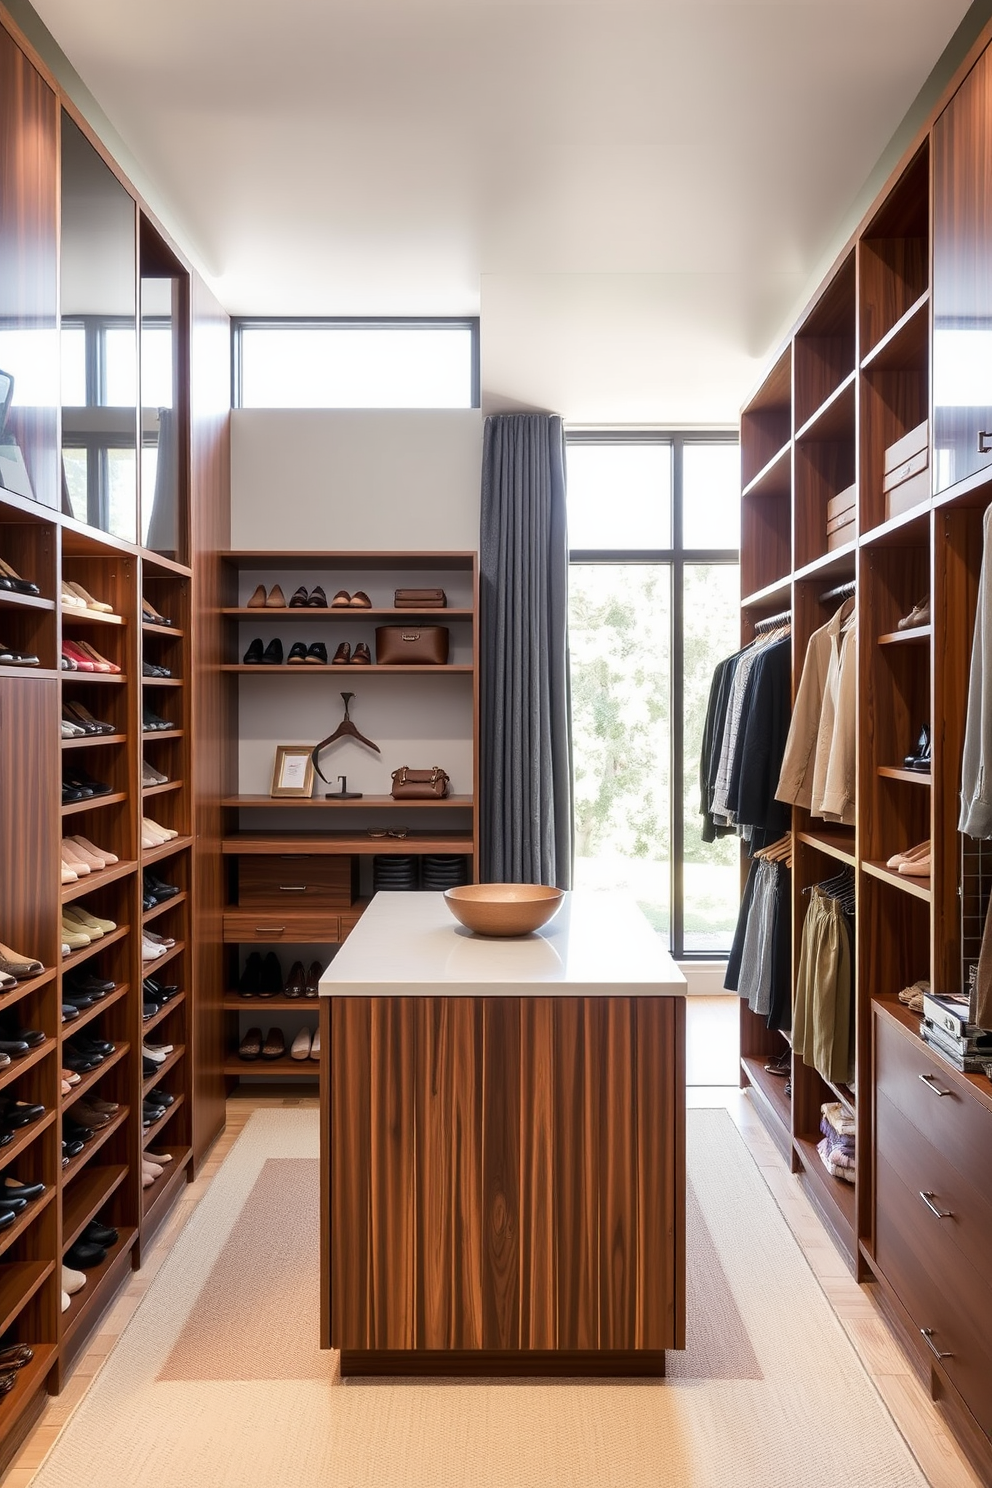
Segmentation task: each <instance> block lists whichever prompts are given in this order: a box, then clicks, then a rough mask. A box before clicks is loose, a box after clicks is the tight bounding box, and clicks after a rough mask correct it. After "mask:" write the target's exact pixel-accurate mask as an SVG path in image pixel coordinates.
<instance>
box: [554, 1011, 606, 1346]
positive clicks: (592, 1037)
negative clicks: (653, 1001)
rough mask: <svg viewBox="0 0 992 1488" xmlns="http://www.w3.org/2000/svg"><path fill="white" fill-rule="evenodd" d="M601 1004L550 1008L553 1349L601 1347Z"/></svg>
mask: <svg viewBox="0 0 992 1488" xmlns="http://www.w3.org/2000/svg"><path fill="white" fill-rule="evenodd" d="M602 1014H603V1008H602V1003H601V1002H599V1001H597V1000H596V999H595V998H578V997H577V998H562V999H561V1000H560V1001H558V1002H556V1003H555V1071H554V1082H555V1091H554V1097H555V1186H556V1194H555V1209H556V1214H557V1227H558V1247H557V1249H558V1347H559V1348H564V1349H596V1348H599V1264H600V1261H599V1185H600V1145H599V1111H600V1048H601V1041H602V1022H603V1016H602Z"/></svg>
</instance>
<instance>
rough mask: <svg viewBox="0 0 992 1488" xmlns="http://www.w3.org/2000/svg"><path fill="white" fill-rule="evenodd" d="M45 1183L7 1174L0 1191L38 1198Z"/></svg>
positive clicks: (9, 1195) (13, 1196)
mask: <svg viewBox="0 0 992 1488" xmlns="http://www.w3.org/2000/svg"><path fill="white" fill-rule="evenodd" d="M47 1192H48V1189H47V1185H46V1184H44V1183H18V1181H17V1179H16V1178H11V1177H10V1176H9V1175H8V1176H6V1177H5V1178H4V1180H3V1187H2V1189H0V1193H2V1194H4V1195H5V1196H6V1197H7V1198H11V1199H26V1200H28V1201H30V1200H31V1199H40V1198H41V1196H42V1194H43V1193H47ZM2 1368H3V1352H2V1350H0V1369H2Z"/></svg>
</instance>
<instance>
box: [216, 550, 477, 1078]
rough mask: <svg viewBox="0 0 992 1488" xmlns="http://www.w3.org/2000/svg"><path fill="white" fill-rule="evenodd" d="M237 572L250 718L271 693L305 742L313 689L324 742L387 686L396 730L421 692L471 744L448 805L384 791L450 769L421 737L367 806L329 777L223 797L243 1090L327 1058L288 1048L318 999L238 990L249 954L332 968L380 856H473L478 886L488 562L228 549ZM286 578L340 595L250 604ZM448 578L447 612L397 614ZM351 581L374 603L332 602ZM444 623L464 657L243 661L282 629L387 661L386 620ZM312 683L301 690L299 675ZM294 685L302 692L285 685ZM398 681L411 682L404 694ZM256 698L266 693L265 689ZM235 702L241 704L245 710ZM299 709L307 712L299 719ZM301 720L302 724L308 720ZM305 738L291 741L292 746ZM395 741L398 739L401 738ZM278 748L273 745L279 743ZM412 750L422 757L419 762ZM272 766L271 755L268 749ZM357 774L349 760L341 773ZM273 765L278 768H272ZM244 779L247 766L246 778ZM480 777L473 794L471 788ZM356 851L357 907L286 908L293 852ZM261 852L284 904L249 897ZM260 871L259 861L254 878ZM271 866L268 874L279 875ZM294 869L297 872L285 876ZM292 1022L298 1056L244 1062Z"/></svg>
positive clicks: (393, 762) (327, 767)
mask: <svg viewBox="0 0 992 1488" xmlns="http://www.w3.org/2000/svg"><path fill="white" fill-rule="evenodd" d="M224 562H225V565H226V567H227V569H228V577H227V583H226V586H225V587H226V593H227V596H228V601H229V602H228V603H227V604H225V605H224V607H223V608H222V614H223V617H224V620H225V623H226V625H227V644H226V657H227V659H226V660H225V662H224V663H223V664H222V666H221V668H220V669H221V671H223V672H226V673H228V674H230V678H229V685H230V686H231V687H233V688H235V689H237V693H238V698H239V711H240V713H241V716H242V719H243V720H244V719H246V718H247V717H248V716H249V711H250V706H248V705H247V704H248V699H249V693H248V691H247V690H248V689H252V690H256V689H261V690H262V691H263V694H264V697H265V700H266V702H267V703H270V704H271V713H272V717H278V718H279V720H280V727H281V728H282V729H284V730H285V731H286V732H285V735H284V739H279V740H275V741H274V742H284V741H285V742H299V741H300V740H305V739H307V738H308V728H307V725H308V723H309V722H310V720H311V719H312V717H313V714H312V702H311V701H310V693H311V690H312V689H314V690H316V695H317V696H318V697H319V698H320V699H321V700H322V702H324V703H325V706H324V710H323V711H322V713H321V717H322V718H325V717H326V719H327V720H328V722H327V727H326V728H323V729H322V731H321V733H319V734H313V730H312V728H310V729H309V733H310V734H313V736H312V737H311V738H310V743H311V744H316V743H317V742H318V739H319V738H321V737H323V736H325V735H327V734H329V733H330V732H331V731H332V728H333V726H334V723H335V722H336V721H337V719H338V718H340V716H341V708H342V705H341V702H340V693H341V691H344V690H349V691H352V690H354V691H356V695H359V696H361V697H363V698H364V697H367V696H368V695H369V694H370V693H371V692H372V690H373V689H374V690H375V692H376V694H378V693H379V690H380V689H382V690H384V691H383V693H382V696H383V697H385V698H386V699H389V698H395V700H396V701H395V707H396V710H397V718H396V729H397V731H398V732H400V733H402V730H403V718H402V713H403V709H404V707H406V706H408V705H409V699H410V696H411V694H410V693H409V691H407V689H408V688H413V689H414V690H415V692H414V695H416V694H419V695H420V698H421V704H420V705H421V706H424V705H426V706H427V707H428V708H431V707H435V708H436V709H437V710H439V713H440V714H441V715H443V716H444V717H445V718H447V719H450V720H451V721H452V727H453V728H457V730H458V737H459V738H460V739H462V740H468V741H469V743H470V753H471V766H470V779H466V780H465V781H464V782H463V781H461V780H456V781H455V784H456V785H462V789H461V790H460V791H459V792H458V793H457V794H452V795H450V796H449V797H447V798H446V799H445V800H443V801H407V802H402V803H400V802H396V801H394V800H393V799H392V797H391V796H390V795H388V794H385V793H383V789H382V787H383V786H388V784H389V775H390V772H391V771H392V770H394V769H396V768H398V767H399V766H400V765H403V764H407V765H411V766H414V767H417V768H419V767H421V766H423V765H434V764H440V765H441V766H442V767H445V759H444V758H438V759H434V758H431V759H429V760H424V759H421V758H420V756H419V755H417V757H416V758H414V757H413V755H414V754H415V753H416V750H417V748H418V746H417V745H415V744H411V745H410V746H409V748H408V749H406V750H405V751H404V752H403V756H402V757H396V758H392V757H391V756H386V755H384V756H383V759H382V767H381V771H380V774H381V782H382V783H381V785H380V789H379V791H378V792H365V793H364V794H363V795H362V798H361V799H360V800H354V801H335V800H328V799H326V796H325V792H326V791H327V790H328V788H329V787H327V786H325V785H324V783H323V782H322V781H321V780H320V778H319V777H317V779H316V780H315V784H314V793H313V795H312V796H310V797H309V798H307V799H302V798H298V797H271V796H268V795H264V794H262V793H261V792H260V791H259V790H257V789H256V790H255V791H253V792H245V793H243V794H231V795H227V796H225V797H223V799H222V803H221V804H222V806H223V808H224V811H225V813H226V820H227V825H226V828H225V832H224V838H223V843H222V850H223V853H224V857H225V861H226V863H227V907H226V909H225V912H224V940H225V943H226V945H227V948H228V955H229V960H228V981H227V988H228V990H227V992H226V993H225V997H224V1011H225V1018H226V1028H227V1032H226V1037H225V1051H226V1052H225V1058H224V1074H225V1076H226V1077H227V1079H228V1080H229V1081H230V1082H231V1084H232V1085H233V1084H234V1082H235V1081H237V1080H239V1079H240V1080H249V1081H254V1080H258V1079H259V1078H264V1079H269V1078H276V1077H279V1076H281V1077H284V1078H289V1079H295V1080H316V1079H317V1077H318V1073H319V1062H318V1061H317V1060H314V1059H312V1058H311V1059H307V1060H293V1059H291V1058H290V1057H289V1054H288V1050H289V1047H290V1045H291V1043H292V1040H293V1036H294V1034H295V1033H296V1032H297V1031H298V1030H299V1029H300V1028H301V1027H308V1028H309V1027H312V1028H313V1029H314V1031H315V1030H316V1022H317V1010H318V1003H317V1001H316V999H307V998H290V997H285V996H281V995H280V996H275V997H256V996H251V997H246V996H244V995H242V994H241V993H240V992H239V991H238V984H239V980H240V977H241V974H242V970H243V967H244V965H245V960H246V957H247V955H248V954H249V953H250V952H251V951H252V950H259V951H260V952H261V953H262V954H263V955H264V954H267V953H268V952H270V951H273V952H275V954H276V955H277V956H278V957H279V958H280V964H281V967H282V972H283V978H284V981H285V978H286V975H287V973H288V972H289V970H290V967H291V964H292V963H293V962H295V961H297V960H301V961H303V963H304V965H305V966H306V965H308V964H309V963H310V962H311V961H312V960H314V959H316V960H319V961H321V962H323V964H325V965H326V964H327V962H328V961H329V960H330V959H331V958H332V957H333V955H334V953H335V951H336V950H337V948H338V946H339V945H340V944H341V942H342V941H343V940H344V939H345V938H346V937H347V935H348V934H349V933H350V931H351V930H352V929H353V927H354V925H355V924H356V923H357V921H358V919H359V917H360V915H361V913H362V911H363V909H364V908H365V907H366V905H367V904H368V902H369V897H370V895H371V893H372V859H373V858H374V857H376V856H398V855H405V854H414V855H424V854H435V853H436V854H445V855H448V854H451V855H459V856H463V857H464V858H465V859H466V860H467V863H466V875H467V879H468V881H473V880H474V879H475V877H476V864H477V861H478V814H477V807H476V802H477V797H478V761H477V751H476V743H475V741H476V739H477V737H478V714H479V695H478V627H477V625H476V616H477V614H478V569H477V560H476V555H475V554H474V553H390V552H379V553H322V552H313V553H306V552H292V553H286V552H284V553H267V554H266V553H257V552H240V553H239V552H228V553H226V554H225V555H224ZM277 583H278V584H279V585H280V586H281V588H282V590H283V593H284V595H285V596H286V598H287V601H288V599H289V597H290V596H291V595H292V593H293V591H294V590H295V588H296V587H297V585H298V584H300V583H305V584H306V585H308V586H309V587H311V588H312V587H313V586H314V585H316V584H320V585H321V586H322V587H323V589H324V592H325V594H326V597H327V599H328V608H326V609H325V608H302V607H294V608H290V607H289V606H288V604H287V607H286V608H285V609H268V608H264V609H263V608H255V607H249V606H248V604H247V599H248V597H249V596H250V595H252V594H253V593H254V591H255V589H256V587H257V586H258V585H259V584H264V585H265V586H266V588H267V589H268V590H271V588H272V586H273V585H275V584H277ZM411 584H415V585H417V586H425V585H427V586H438V587H441V588H444V589H445V591H446V593H447V595H448V607H447V608H445V609H443V610H439V609H427V610H422V611H417V610H408V609H396V608H395V607H394V606H393V605H392V604H391V603H388V602H387V601H389V600H391V598H392V594H393V591H394V589H396V588H400V587H403V586H406V585H411ZM339 589H345V590H347V591H348V592H354V591H356V590H363V591H364V592H365V593H367V594H368V595H369V598H370V599H371V600H372V606H371V608H368V609H344V608H332V607H330V600H331V599H332V598H333V596H334V594H335V593H336V592H337V591H338V590H339ZM415 623H419V624H430V625H444V626H447V627H448V628H449V630H450V639H451V652H450V659H449V663H448V664H447V665H445V666H378V665H376V664H375V662H374V661H373V663H372V664H371V665H358V666H356V665H350V664H349V665H333V664H332V663H330V662H329V663H328V665H326V666H323V665H312V664H311V665H301V666H296V665H294V666H289V665H283V666H274V665H264V664H263V665H254V664H251V665H245V664H244V663H243V662H242V661H241V658H242V656H243V655H244V653H245V650H246V649H247V647H248V645H249V644H250V642H251V641H252V640H253V639H254V638H255V637H260V638H261V639H262V640H263V641H264V642H265V643H266V644H267V643H268V641H269V640H271V639H272V638H273V637H279V639H281V640H282V641H283V648H284V652H286V653H288V651H289V647H290V645H291V644H292V642H293V641H294V640H296V639H298V638H300V637H301V631H305V632H306V637H307V641H308V643H309V642H310V641H312V640H321V641H324V642H325V644H326V646H327V652H328V656H329V657H332V656H333V655H334V653H335V651H336V650H337V647H338V644H339V643H340V642H341V641H343V640H346V641H348V642H349V643H350V644H351V646H352V648H354V646H355V644H356V643H357V642H359V641H365V642H366V643H367V644H368V646H369V648H370V651H371V654H372V656H373V657H374V656H375V635H374V630H375V626H376V625H388V624H393V625H409V624H415ZM294 677H295V678H304V679H305V680H303V681H302V683H301V689H302V690H300V691H298V690H297V688H296V686H295V684H294V683H293V682H292V681H291V679H292V678H294ZM282 689H289V691H283V690H282ZM397 689H403V690H402V691H397ZM255 695H256V696H257V695H258V694H257V692H256V693H255ZM232 707H233V705H232ZM294 714H295V715H296V716H294ZM297 716H298V718H299V722H297ZM290 735H292V740H290V737H289V736H290ZM390 747H391V748H393V747H395V746H390ZM273 748H274V746H273ZM407 756H410V757H407ZM268 758H269V760H271V756H269V757H268ZM322 768H323V770H324V773H325V774H326V775H327V777H328V779H329V780H330V781H331V782H332V784H333V783H334V779H335V772H334V756H333V753H327V754H325V755H324V756H323V758H322ZM342 768H344V767H342ZM270 769H271V765H270ZM239 778H242V779H243V778H244V767H242V769H241V771H240V772H239ZM466 784H467V785H470V787H471V788H470V789H469V790H466V789H465V788H464V785H466ZM389 827H394V828H398V829H403V830H405V832H406V835H405V836H403V837H381V838H373V837H371V836H370V835H369V830H370V829H381V828H389ZM301 854H302V855H305V856H306V857H311V858H312V857H325V856H328V855H330V856H332V857H334V858H340V857H347V858H349V859H350V860H351V864H352V880H353V883H354V885H355V888H354V890H353V892H352V893H351V894H350V895H348V896H347V902H341V903H339V904H335V905H328V906H326V907H322V908H317V907H314V908H309V907H308V908H307V909H303V908H296V907H295V906H293V907H289V908H287V907H286V904H285V903H280V902H279V893H280V889H279V877H280V873H279V870H278V864H279V862H280V860H281V859H285V858H293V857H298V856H299V855H301ZM249 859H254V860H256V861H257V860H258V859H263V860H265V861H266V863H270V864H271V865H272V866H271V875H272V885H273V891H272V898H271V900H270V902H269V904H268V905H267V906H265V907H262V906H259V905H258V904H247V905H246V904H245V903H244V902H243V900H244V897H245V896H244V892H243V888H242V880H243V877H244V874H243V869H242V867H241V865H242V864H244V863H245V861H246V860H249ZM258 871H259V870H258V869H257V867H256V870H255V874H253V881H254V879H255V876H256V875H257V872H258ZM266 871H267V870H266V869H262V870H261V872H262V873H263V875H264V873H265V872H266ZM282 876H285V875H282ZM255 1025H260V1026H261V1027H262V1033H263V1036H264V1034H265V1032H266V1029H267V1028H268V1027H269V1026H273V1025H275V1026H279V1025H282V1026H283V1030H284V1034H285V1040H286V1047H287V1054H286V1056H285V1057H284V1058H282V1059H279V1060H263V1059H259V1060H255V1061H251V1062H246V1061H244V1060H241V1059H239V1057H238V1048H239V1045H240V1042H241V1039H242V1037H243V1035H244V1033H245V1031H246V1029H247V1028H249V1027H251V1026H255Z"/></svg>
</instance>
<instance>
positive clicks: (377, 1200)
mask: <svg viewBox="0 0 992 1488" xmlns="http://www.w3.org/2000/svg"><path fill="white" fill-rule="evenodd" d="M345 1000H347V999H342V1001H345ZM370 1063H371V1080H370V1090H371V1109H372V1113H373V1119H374V1123H375V1124H374V1128H373V1139H372V1142H371V1163H370V1170H371V1171H370V1189H369V1193H370V1205H369V1208H370V1223H371V1271H372V1319H371V1322H372V1327H371V1333H372V1340H373V1347H375V1348H382V1349H397V1348H399V1349H410V1348H415V1347H416V1343H417V1301H416V1297H417V1294H416V1285H417V1205H416V1172H417V1162H416V1129H415V1124H414V1123H415V1105H416V1065H417V1024H416V1004H415V1000H414V999H413V998H411V997H374V998H372V999H371V1061H370Z"/></svg>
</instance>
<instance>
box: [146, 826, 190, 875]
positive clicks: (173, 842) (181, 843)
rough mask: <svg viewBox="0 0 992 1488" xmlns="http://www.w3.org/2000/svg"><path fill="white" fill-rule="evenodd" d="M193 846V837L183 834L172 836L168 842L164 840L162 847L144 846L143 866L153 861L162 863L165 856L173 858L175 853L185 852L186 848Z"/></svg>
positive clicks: (148, 865)
mask: <svg viewBox="0 0 992 1488" xmlns="http://www.w3.org/2000/svg"><path fill="white" fill-rule="evenodd" d="M192 846H193V839H192V837H190V836H188V835H186V834H181V835H180V836H178V837H172V838H170V839H169V841H168V842H163V843H162V846H161V847H149V848H142V851H141V866H142V867H143V868H148V867H150V865H151V864H152V863H161V862H162V860H163V858H171V857H172V856H173V854H174V853H180V852H183V851H184V849H185V848H187V847H192Z"/></svg>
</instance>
